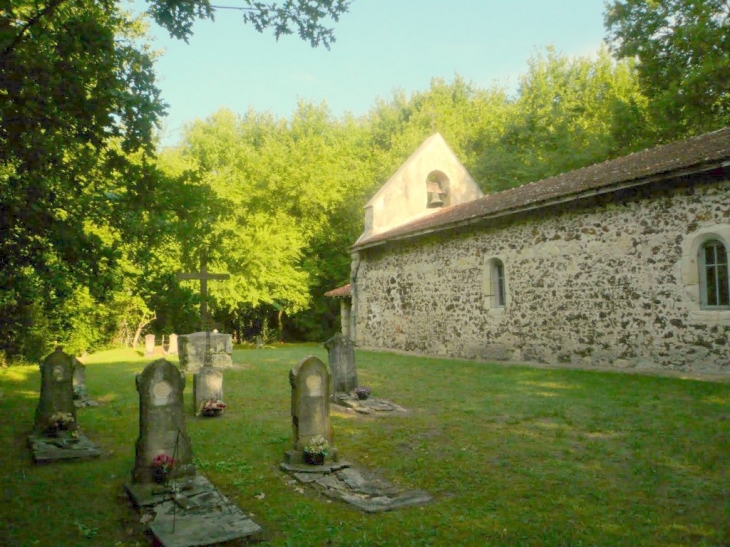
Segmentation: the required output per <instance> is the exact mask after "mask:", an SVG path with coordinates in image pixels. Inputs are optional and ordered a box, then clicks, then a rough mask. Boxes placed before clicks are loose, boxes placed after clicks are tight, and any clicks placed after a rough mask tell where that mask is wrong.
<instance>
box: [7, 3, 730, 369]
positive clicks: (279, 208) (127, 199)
mask: <svg viewBox="0 0 730 547" xmlns="http://www.w3.org/2000/svg"><path fill="white" fill-rule="evenodd" d="M147 5H148V6H149V10H150V14H151V16H152V17H153V18H154V19H155V20H156V21H157V22H158V23H159V24H160V25H162V26H163V27H164V28H166V29H167V30H168V31H169V32H170V34H171V35H172V36H174V37H177V38H180V39H187V38H188V37H189V36H190V34H191V33H192V32H193V25H194V22H195V21H196V20H197V19H199V18H213V17H214V16H215V15H216V13H218V12H219V11H220V10H223V9H226V6H216V5H214V4H211V3H210V2H209V1H207V0H184V1H180V0H151V1H149V2H148V4H147ZM348 6H349V2H348V1H346V0H285V1H284V2H277V3H271V4H268V3H265V2H259V1H256V0H244V2H242V3H239V4H238V5H237V6H229V7H232V8H235V9H236V10H238V11H240V12H241V15H242V19H243V22H244V23H249V24H251V25H252V26H253V27H254V28H255V29H256V30H258V31H259V32H262V31H264V30H266V29H270V30H271V31H272V32H273V34H274V36H275V37H276V38H279V37H280V36H282V35H285V34H290V33H291V34H293V33H296V34H298V36H299V37H300V38H302V39H304V40H306V41H308V42H309V43H310V44H311V45H313V46H316V45H323V46H325V47H329V46H330V45H331V44H332V43H333V42H334V35H333V34H332V29H331V28H329V27H328V26H327V25H329V24H330V22H331V21H337V20H338V19H339V17H340V16H341V15H342V14H344V13H345V12H346V11H347V8H348ZM606 25H607V32H608V33H609V37H610V39H611V43H610V48H611V49H608V48H602V49H601V50H599V51H598V52H597V53H596V54H595V55H593V56H585V57H569V56H566V55H563V54H561V53H559V52H556V51H555V50H554V49H552V48H546V49H545V50H544V51H541V52H538V53H536V54H535V55H534V56H533V57H532V59H530V61H529V62H528V65H527V67H526V70H525V72H524V74H523V75H522V77H521V78H520V81H519V87H518V89H517V91H516V92H515V93H514V94H513V95H511V94H509V93H508V92H507V91H506V90H505V89H503V88H500V87H499V86H493V87H491V88H488V89H480V88H479V87H477V86H475V85H474V84H472V83H470V82H468V81H466V80H465V79H464V78H462V77H460V76H456V77H454V79H453V80H452V81H450V82H449V81H446V80H444V79H441V78H434V79H433V80H432V81H431V84H430V86H429V88H428V89H425V90H422V91H417V92H414V93H411V94H410V95H408V94H406V93H405V92H403V91H400V90H395V91H394V92H393V93H392V95H391V96H390V97H388V98H383V99H378V100H377V101H375V103H374V105H373V106H372V108H371V109H370V111H369V112H368V113H367V114H366V115H364V116H360V117H354V116H350V115H345V116H342V117H339V118H338V117H335V116H333V115H332V113H331V112H330V110H329V108H328V107H327V105H326V104H325V103H322V104H314V103H311V102H307V101H301V102H300V103H299V105H298V106H297V108H296V110H295V111H294V112H293V113H292V114H291V116H290V117H288V118H278V117H275V116H272V115H271V114H269V113H259V112H255V111H253V110H250V111H248V112H246V113H241V114H239V113H234V112H231V111H230V110H226V109H222V110H220V111H218V112H216V113H215V114H213V115H212V116H210V117H209V118H207V119H205V120H196V121H194V122H191V123H189V124H188V125H187V126H186V128H185V130H184V134H183V138H182V140H181V141H180V143H179V144H178V145H176V146H174V147H171V148H168V149H165V150H162V151H160V152H159V154H158V153H157V151H156V149H155V148H156V142H155V127H156V125H157V123H158V122H159V119H160V118H161V116H163V115H164V110H165V105H164V102H163V100H162V97H160V93H159V90H158V89H157V87H156V84H155V74H154V60H155V56H154V53H153V52H152V50H151V49H150V47H149V45H148V44H147V42H146V34H145V30H146V23H145V20H144V18H143V17H138V16H134V15H132V14H130V13H128V12H126V11H124V10H122V9H121V7H120V5H119V4H118V3H117V2H116V1H114V0H98V1H97V0H94V1H92V0H66V1H64V0H47V2H46V3H45V4H43V3H38V2H35V1H30V0H19V1H18V2H13V3H12V6H10V7H6V8H4V9H2V10H0V84H1V85H2V87H1V88H0V91H2V93H0V289H2V290H0V360H2V358H3V355H24V356H26V357H30V358H34V357H39V356H40V355H41V354H42V353H43V352H45V351H46V350H47V349H48V347H49V346H50V345H51V344H52V343H54V342H60V343H64V344H66V347H67V349H68V350H69V351H72V352H82V351H86V350H90V349H93V348H95V347H99V346H102V345H104V344H109V343H114V342H124V343H129V342H130V341H132V340H133V339H135V338H137V337H139V335H140V334H141V333H142V331H143V329H146V330H148V331H149V332H155V333H159V334H163V333H164V334H167V333H171V332H178V333H180V332H185V331H190V330H192V329H195V328H197V325H199V318H198V309H199V308H198V303H199V295H198V287H197V285H195V284H192V283H187V282H181V281H179V280H178V279H177V278H176V276H175V274H176V272H180V271H192V269H196V270H197V268H198V266H199V261H200V254H201V252H203V251H205V252H206V254H207V256H208V266H209V268H210V269H211V271H225V272H228V273H229V274H230V279H229V280H227V281H225V282H217V283H215V284H212V286H211V288H210V294H211V308H212V310H213V312H214V315H215V320H216V321H217V322H218V323H219V324H220V325H221V328H223V329H225V330H227V331H229V332H230V331H235V332H236V333H237V334H238V335H239V336H245V335H249V336H250V335H251V334H253V333H258V332H260V331H262V330H264V331H266V330H267V324H268V325H273V324H274V323H276V328H277V329H278V334H279V336H281V335H283V334H284V332H285V333H286V335H287V336H289V337H296V338H298V339H309V340H323V339H325V338H326V337H329V336H330V335H331V334H332V333H333V332H334V331H335V330H336V328H337V326H338V323H339V322H338V317H337V313H338V310H337V302H335V301H333V300H331V299H326V298H323V297H322V295H323V293H324V292H326V291H327V290H330V289H332V288H335V287H337V286H339V285H342V284H344V283H347V281H348V279H349V272H350V256H349V248H350V245H352V243H353V242H354V241H355V239H356V238H357V236H358V235H359V234H360V233H361V231H362V222H363V211H362V207H363V205H364V204H365V203H366V202H367V200H368V199H369V197H370V196H372V195H373V193H374V192H375V191H376V190H377V189H378V188H379V187H380V186H381V185H382V184H383V183H384V182H385V181H386V180H387V179H388V178H389V177H390V176H392V174H393V173H394V172H395V170H396V169H397V168H398V167H399V166H400V165H401V164H402V163H403V162H404V161H405V160H406V158H407V157H408V156H409V155H410V154H412V153H413V151H414V150H415V149H416V148H417V147H418V146H419V145H420V143H421V142H423V140H424V139H426V138H427V137H428V136H429V135H431V134H433V133H434V132H437V131H438V132H441V133H442V134H443V135H444V137H445V138H446V140H447V142H449V144H450V146H451V147H452V148H453V149H454V152H455V153H456V155H457V156H458V157H459V158H460V159H461V161H462V162H463V163H464V165H465V167H466V168H467V169H468V170H469V172H470V173H471V174H472V176H473V177H474V178H475V180H476V181H477V183H478V184H480V185H481V187H482V189H483V190H484V191H485V192H497V191H501V190H504V189H508V188H511V187H513V186H516V185H519V184H522V183H526V182H531V181H536V180H540V179H542V178H545V177H548V176H552V175H555V174H558V173H560V172H564V171H567V170H571V169H576V168H579V167H583V166H585V165H589V164H591V163H595V162H598V161H603V160H605V159H607V158H611V157H616V156H618V155H622V154H626V153H628V152H632V151H634V150H637V149H639V148H642V147H646V146H649V145H652V144H655V143H657V142H659V141H662V140H670V139H676V138H680V137H682V136H685V135H686V134H693V133H697V132H701V131H705V130H709V129H714V128H716V127H718V126H720V125H724V124H727V123H728V121H729V120H728V108H729V105H728V95H727V88H728V87H727V83H728V56H727V54H726V52H727V50H728V48H727V40H728V36H727V32H728V31H727V29H728V8H727V4H726V3H724V2H720V1H719V0H707V1H703V2H700V1H691V2H686V1H679V0H656V1H652V2H646V1H639V0H622V1H619V0H616V1H613V2H611V3H610V4H609V5H608V6H607V14H606ZM611 53H613V56H612V55H611ZM267 322H268V323H267Z"/></svg>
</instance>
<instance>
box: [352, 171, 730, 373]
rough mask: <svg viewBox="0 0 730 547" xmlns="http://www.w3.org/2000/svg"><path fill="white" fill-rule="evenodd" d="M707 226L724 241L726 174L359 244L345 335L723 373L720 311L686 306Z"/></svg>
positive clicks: (376, 341) (725, 357) (728, 330)
mask: <svg viewBox="0 0 730 547" xmlns="http://www.w3.org/2000/svg"><path fill="white" fill-rule="evenodd" d="M708 234H709V235H710V236H711V237H715V235H717V234H720V236H722V237H723V238H727V239H730V181H727V180H722V181H718V180H712V179H703V180H699V181H697V180H696V181H686V180H678V181H672V182H667V181H664V182H662V183H657V184H655V185H654V186H645V187H643V189H642V190H639V191H637V190H634V191H623V193H622V194H620V195H619V194H615V195H611V196H609V197H603V198H592V199H591V200H582V201H581V202H578V201H576V202H571V203H568V204H565V205H563V206H560V207H559V208H556V207H553V208H551V209H540V210H536V211H534V212H532V213H529V214H523V215H520V216H519V217H512V218H511V219H510V220H505V221H501V223H496V221H494V222H492V223H491V224H488V223H486V222H482V223H480V224H478V225H472V226H470V227H466V228H459V229H453V230H449V231H445V232H440V233H436V234H432V235H429V236H421V237H419V238H416V239H412V240H404V241H400V242H398V241H395V242H390V243H387V244H385V245H380V246H377V247H372V248H365V249H362V250H360V251H359V253H358V255H357V256H356V257H355V260H354V262H353V279H352V280H351V281H352V283H353V288H352V290H353V310H352V313H353V327H354V329H353V330H354V332H353V335H354V337H355V341H356V343H357V344H358V346H360V347H362V348H369V349H391V350H403V351H407V352H416V353H425V354H429V355H435V356H438V355H441V356H450V357H459V358H480V359H487V360H491V361H500V360H509V361H533V362H541V363H551V364H563V365H565V366H568V367H569V366H575V365H580V366H597V367H598V366H600V367H606V366H610V367H615V368H640V369H653V370H663V369H674V370H691V371H694V372H700V373H702V372H712V373H723V374H724V373H727V374H730V344H728V335H730V311H706V310H701V309H700V304H699V296H698V288H697V273H696V270H697V265H696V249H697V245H698V242H701V239H702V238H703V237H706V236H707V235H708ZM713 234H715V235H713ZM693 253H694V254H693ZM494 258H499V259H500V260H501V261H502V262H503V264H504V272H505V279H506V305H505V306H504V307H501V308H500V307H494V297H493V296H492V293H493V292H494V291H493V290H492V289H491V287H492V286H493V285H492V283H491V282H490V281H489V276H490V274H489V264H490V260H492V259H494Z"/></svg>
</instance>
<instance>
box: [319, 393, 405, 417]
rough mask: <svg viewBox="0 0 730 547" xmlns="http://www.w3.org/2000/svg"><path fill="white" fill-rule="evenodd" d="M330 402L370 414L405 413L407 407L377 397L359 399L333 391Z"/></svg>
mask: <svg viewBox="0 0 730 547" xmlns="http://www.w3.org/2000/svg"><path fill="white" fill-rule="evenodd" d="M332 402H333V403H334V404H336V405H337V406H340V407H344V408H346V409H350V410H354V411H355V412H357V413H358V414H367V415H370V416H388V415H398V414H407V413H408V409H406V408H403V407H402V406H400V405H397V404H395V403H394V402H392V401H388V400H387V399H379V398H377V397H368V398H367V399H360V398H358V397H357V396H356V395H352V394H351V393H335V395H334V397H333V398H332Z"/></svg>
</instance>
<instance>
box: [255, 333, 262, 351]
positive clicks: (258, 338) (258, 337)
mask: <svg viewBox="0 0 730 547" xmlns="http://www.w3.org/2000/svg"><path fill="white" fill-rule="evenodd" d="M263 347H264V337H263V336H261V335H260V334H257V335H256V349H261V348H263Z"/></svg>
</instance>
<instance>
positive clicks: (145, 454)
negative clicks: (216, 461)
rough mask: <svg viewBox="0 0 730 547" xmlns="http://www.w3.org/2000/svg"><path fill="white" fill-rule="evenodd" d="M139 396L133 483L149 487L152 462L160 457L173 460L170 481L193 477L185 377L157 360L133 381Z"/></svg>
mask: <svg viewBox="0 0 730 547" xmlns="http://www.w3.org/2000/svg"><path fill="white" fill-rule="evenodd" d="M136 384H137V392H138V393H139V437H138V439H137V444H136V450H135V463H134V469H133V470H132V482H133V483H152V482H154V476H153V471H152V467H151V464H152V460H153V459H154V458H155V456H158V455H159V454H166V455H168V456H170V457H172V458H174V460H175V462H174V467H173V470H172V473H171V475H170V476H171V477H185V476H189V475H194V474H195V466H194V465H193V457H192V446H191V443H190V438H189V437H188V435H187V433H186V431H185V413H184V411H183V390H184V389H185V375H184V374H183V373H182V372H181V371H180V370H179V369H178V368H177V367H175V366H174V365H173V364H172V363H170V362H168V361H166V360H165V359H159V360H157V361H154V362H153V363H150V364H149V365H147V367H146V368H145V369H144V370H143V371H142V373H141V374H138V375H137V377H136Z"/></svg>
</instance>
